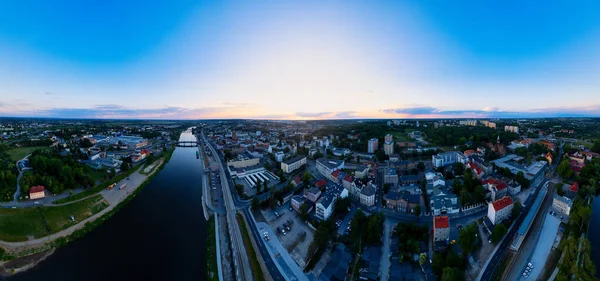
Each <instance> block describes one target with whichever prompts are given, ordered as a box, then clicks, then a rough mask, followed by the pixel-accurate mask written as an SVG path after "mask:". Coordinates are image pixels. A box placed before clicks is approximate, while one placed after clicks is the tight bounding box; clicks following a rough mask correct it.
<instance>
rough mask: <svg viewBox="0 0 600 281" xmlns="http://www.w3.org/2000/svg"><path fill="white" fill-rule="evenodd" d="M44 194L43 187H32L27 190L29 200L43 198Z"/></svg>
mask: <svg viewBox="0 0 600 281" xmlns="http://www.w3.org/2000/svg"><path fill="white" fill-rule="evenodd" d="M45 196H46V193H45V192H44V187H43V186H41V185H36V186H32V187H31V188H30V189H29V199H32V200H34V199H40V198H44V197H45Z"/></svg>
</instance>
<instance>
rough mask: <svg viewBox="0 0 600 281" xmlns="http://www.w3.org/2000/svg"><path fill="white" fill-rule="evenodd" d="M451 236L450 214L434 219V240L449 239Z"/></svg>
mask: <svg viewBox="0 0 600 281" xmlns="http://www.w3.org/2000/svg"><path fill="white" fill-rule="evenodd" d="M449 237H450V220H449V219H448V216H438V217H434V219H433V241H434V242H437V241H447V240H448V238H449Z"/></svg>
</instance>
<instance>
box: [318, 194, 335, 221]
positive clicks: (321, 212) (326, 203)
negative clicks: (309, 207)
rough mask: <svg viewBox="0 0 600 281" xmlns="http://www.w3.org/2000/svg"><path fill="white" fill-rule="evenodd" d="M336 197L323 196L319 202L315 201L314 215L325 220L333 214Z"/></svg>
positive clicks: (331, 195)
mask: <svg viewBox="0 0 600 281" xmlns="http://www.w3.org/2000/svg"><path fill="white" fill-rule="evenodd" d="M335 200H336V197H335V196H334V195H333V194H325V195H323V196H322V197H321V198H319V200H317V204H316V207H317V210H316V212H315V215H316V217H317V218H319V219H321V220H327V219H328V218H329V217H330V216H331V213H332V212H333V205H334V204H335Z"/></svg>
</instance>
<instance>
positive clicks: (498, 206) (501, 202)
mask: <svg viewBox="0 0 600 281" xmlns="http://www.w3.org/2000/svg"><path fill="white" fill-rule="evenodd" d="M512 203H513V201H512V199H511V198H510V197H509V196H504V198H500V199H498V200H496V201H494V202H492V206H493V207H494V210H495V211H496V212H497V211H500V210H502V209H504V208H506V207H508V206H510V205H511V204H512Z"/></svg>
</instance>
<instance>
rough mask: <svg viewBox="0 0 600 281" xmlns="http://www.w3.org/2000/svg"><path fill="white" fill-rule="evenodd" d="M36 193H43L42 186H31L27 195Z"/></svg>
mask: <svg viewBox="0 0 600 281" xmlns="http://www.w3.org/2000/svg"><path fill="white" fill-rule="evenodd" d="M37 192H44V186H42V185H36V186H32V187H31V188H30V189H29V193H37Z"/></svg>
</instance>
